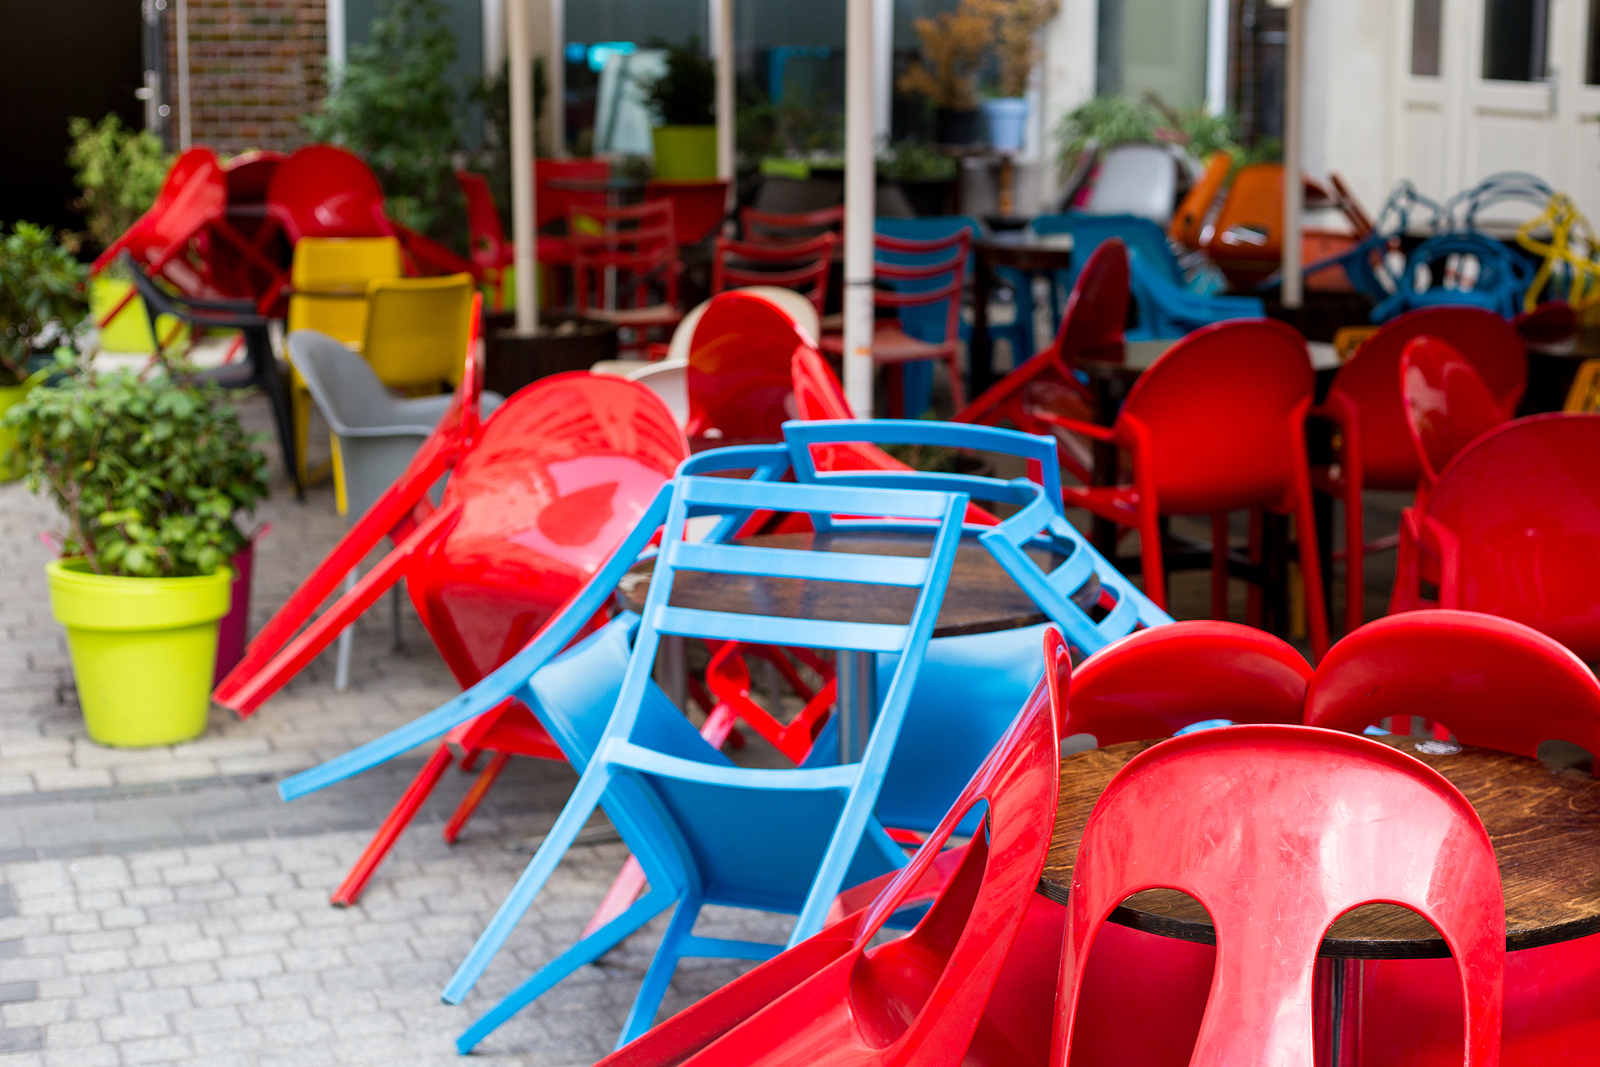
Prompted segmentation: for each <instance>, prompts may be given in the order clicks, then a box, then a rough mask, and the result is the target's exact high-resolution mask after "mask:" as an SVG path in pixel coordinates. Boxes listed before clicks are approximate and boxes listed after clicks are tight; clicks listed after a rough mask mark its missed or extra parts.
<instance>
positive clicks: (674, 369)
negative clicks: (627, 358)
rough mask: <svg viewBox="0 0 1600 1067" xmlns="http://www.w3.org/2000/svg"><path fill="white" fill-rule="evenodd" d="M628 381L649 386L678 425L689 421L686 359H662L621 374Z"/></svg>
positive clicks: (687, 366)
mask: <svg viewBox="0 0 1600 1067" xmlns="http://www.w3.org/2000/svg"><path fill="white" fill-rule="evenodd" d="M623 377H625V378H627V379H628V380H629V381H634V382H638V383H639V384H640V385H645V386H648V387H649V388H650V391H651V392H652V393H655V394H656V396H659V397H660V398H661V402H662V403H663V404H665V405H667V410H669V411H671V412H672V417H673V418H674V419H676V420H678V425H679V426H686V425H688V423H689V364H688V361H686V360H675V359H663V360H661V361H659V362H656V363H650V364H647V365H645V366H643V367H640V368H639V369H638V370H636V371H630V372H629V373H627V374H625V375H623Z"/></svg>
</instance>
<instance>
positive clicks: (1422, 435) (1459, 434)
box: [1400, 336, 1511, 491]
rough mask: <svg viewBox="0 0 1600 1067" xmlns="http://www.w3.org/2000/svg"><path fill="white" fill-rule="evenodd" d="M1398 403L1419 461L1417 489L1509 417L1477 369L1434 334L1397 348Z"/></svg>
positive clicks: (1432, 480) (1431, 481)
mask: <svg viewBox="0 0 1600 1067" xmlns="http://www.w3.org/2000/svg"><path fill="white" fill-rule="evenodd" d="M1400 403H1401V404H1402V405H1403V406H1404V408H1405V412H1406V429H1408V430H1409V431H1410V432H1411V443H1412V444H1413V445H1415V446H1416V449H1417V460H1418V462H1419V463H1420V464H1421V465H1422V483H1423V484H1422V487H1421V488H1422V489H1431V488H1432V487H1433V484H1434V483H1435V482H1437V481H1438V480H1439V472H1440V471H1442V470H1444V467H1445V464H1447V463H1449V462H1450V460H1451V459H1453V458H1455V454H1456V453H1457V452H1460V451H1461V450H1462V449H1463V448H1465V447H1467V445H1469V444H1471V443H1472V442H1473V441H1475V440H1476V439H1477V438H1478V437H1480V436H1481V435H1483V434H1485V433H1487V432H1488V431H1490V430H1492V429H1494V428H1495V427H1496V426H1499V425H1500V424H1501V423H1502V422H1505V421H1506V420H1507V419H1509V418H1510V417H1511V413H1510V412H1509V411H1506V410H1504V409H1503V408H1502V407H1501V406H1500V404H1499V402H1498V401H1497V400H1495V398H1494V396H1493V395H1491V394H1490V392H1489V387H1488V386H1487V385H1486V384H1484V381H1483V376H1482V375H1480V374H1479V373H1478V371H1477V369H1476V368H1475V367H1473V365H1472V364H1470V363H1468V362H1467V361H1466V360H1464V359H1462V358H1461V353H1459V352H1457V351H1456V350H1455V349H1454V348H1452V347H1451V345H1450V343H1449V342H1448V341H1441V340H1439V339H1438V338H1437V337H1427V336H1423V337H1413V338H1412V339H1411V340H1410V341H1407V342H1406V346H1405V348H1403V349H1401V351H1400ZM1419 491H1421V490H1420V489H1419Z"/></svg>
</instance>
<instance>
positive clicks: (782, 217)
mask: <svg viewBox="0 0 1600 1067" xmlns="http://www.w3.org/2000/svg"><path fill="white" fill-rule="evenodd" d="M843 229H844V205H843V204H836V205H834V206H833V207H825V208H819V209H818V210H816V211H797V212H782V211H762V210H760V209H759V208H754V207H742V208H740V209H739V234H740V236H742V237H743V238H744V239H745V240H746V241H751V242H765V243H767V244H794V243H797V242H800V241H808V240H811V239H812V238H815V237H818V236H821V235H822V234H823V233H826V232H828V231H832V232H834V233H839V232H840V231H842V230H843Z"/></svg>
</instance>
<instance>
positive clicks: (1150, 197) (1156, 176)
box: [1086, 144, 1178, 226]
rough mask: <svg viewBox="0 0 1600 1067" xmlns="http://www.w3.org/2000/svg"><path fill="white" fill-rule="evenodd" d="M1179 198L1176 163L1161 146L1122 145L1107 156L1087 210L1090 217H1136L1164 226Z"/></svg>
mask: <svg viewBox="0 0 1600 1067" xmlns="http://www.w3.org/2000/svg"><path fill="white" fill-rule="evenodd" d="M1177 198H1178V161H1177V159H1176V158H1174V156H1173V154H1172V150H1171V149H1169V148H1167V147H1165V146H1163V145H1153V144H1125V145H1118V146H1117V147H1115V148H1113V149H1111V150H1110V151H1109V152H1107V153H1106V157H1105V160H1104V161H1103V162H1102V163H1101V164H1100V173H1099V174H1098V175H1096V177H1095V180H1094V190H1093V192H1091V193H1090V194H1089V203H1088V204H1087V205H1086V209H1087V211H1088V212H1089V214H1091V215H1137V216H1138V217H1140V218H1143V219H1149V220H1150V221H1152V222H1154V223H1157V224H1158V225H1161V226H1165V225H1166V224H1167V223H1168V222H1170V221H1171V220H1172V207H1173V204H1174V203H1175V202H1176V201H1177Z"/></svg>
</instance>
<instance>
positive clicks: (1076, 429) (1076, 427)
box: [1034, 411, 1117, 444]
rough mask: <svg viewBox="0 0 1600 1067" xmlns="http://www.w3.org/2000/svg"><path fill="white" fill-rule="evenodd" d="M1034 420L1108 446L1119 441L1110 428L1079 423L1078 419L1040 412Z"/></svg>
mask: <svg viewBox="0 0 1600 1067" xmlns="http://www.w3.org/2000/svg"><path fill="white" fill-rule="evenodd" d="M1034 418H1036V419H1038V420H1039V421H1040V422H1047V423H1049V424H1050V425H1052V426H1059V427H1061V428H1062V429H1063V430H1071V431H1072V432H1073V433H1080V434H1082V435H1083V436H1085V437H1091V438H1093V439H1094V440H1096V441H1104V442H1106V443H1107V444H1111V443H1113V442H1115V441H1116V439H1117V435H1116V431H1115V430H1113V429H1112V428H1111V427H1109V426H1097V425H1095V424H1094V423H1092V422H1079V421H1078V420H1077V419H1068V418H1063V417H1062V416H1060V415H1057V414H1055V413H1054V412H1050V411H1038V412H1035V413H1034Z"/></svg>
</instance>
